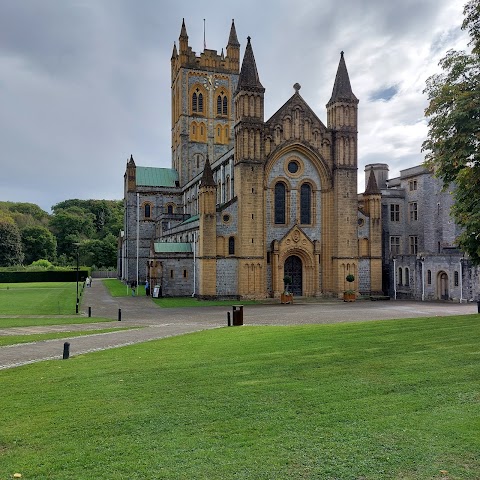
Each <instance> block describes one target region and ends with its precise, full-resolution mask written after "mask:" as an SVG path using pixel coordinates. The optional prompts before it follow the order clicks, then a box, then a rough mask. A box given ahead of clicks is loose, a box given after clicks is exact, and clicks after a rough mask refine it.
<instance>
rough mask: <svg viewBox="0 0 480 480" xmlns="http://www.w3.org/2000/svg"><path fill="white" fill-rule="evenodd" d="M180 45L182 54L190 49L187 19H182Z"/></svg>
mask: <svg viewBox="0 0 480 480" xmlns="http://www.w3.org/2000/svg"><path fill="white" fill-rule="evenodd" d="M178 45H179V48H180V54H182V53H183V54H186V53H187V51H188V35H187V28H186V27H185V19H182V28H181V30H180V37H179V38H178Z"/></svg>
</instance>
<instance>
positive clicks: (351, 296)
mask: <svg viewBox="0 0 480 480" xmlns="http://www.w3.org/2000/svg"><path fill="white" fill-rule="evenodd" d="M345 280H346V281H347V282H348V283H352V282H353V281H354V280H355V276H354V275H352V274H351V273H349V274H348V275H347V276H346V277H345ZM356 298H357V295H356V294H355V290H353V289H351V288H349V289H347V290H345V291H344V292H343V301H344V302H354V301H355V300H356Z"/></svg>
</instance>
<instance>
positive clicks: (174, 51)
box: [171, 42, 178, 60]
mask: <svg viewBox="0 0 480 480" xmlns="http://www.w3.org/2000/svg"><path fill="white" fill-rule="evenodd" d="M177 57H178V52H177V44H176V43H175V42H173V52H172V58H171V59H172V60H173V59H175V58H177Z"/></svg>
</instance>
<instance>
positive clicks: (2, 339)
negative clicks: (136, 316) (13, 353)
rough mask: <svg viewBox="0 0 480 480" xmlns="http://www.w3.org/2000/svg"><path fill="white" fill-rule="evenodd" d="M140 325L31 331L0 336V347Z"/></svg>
mask: <svg viewBox="0 0 480 480" xmlns="http://www.w3.org/2000/svg"><path fill="white" fill-rule="evenodd" d="M132 328H141V327H123V328H102V329H98V330H82V331H73V332H51V333H36V334H35V333H32V334H28V335H8V336H0V347H5V346H8V345H18V344H19V343H30V342H40V341H43V340H54V339H57V338H71V337H81V336H83V335H94V334H99V333H109V332H116V331H118V330H131V329H132Z"/></svg>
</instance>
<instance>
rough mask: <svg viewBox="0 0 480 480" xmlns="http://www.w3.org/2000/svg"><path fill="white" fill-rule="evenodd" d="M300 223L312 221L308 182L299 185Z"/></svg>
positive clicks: (310, 194)
mask: <svg viewBox="0 0 480 480" xmlns="http://www.w3.org/2000/svg"><path fill="white" fill-rule="evenodd" d="M300 223H303V224H310V223H312V187H311V186H310V185H309V184H308V183H304V184H303V185H302V186H301V187H300Z"/></svg>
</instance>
